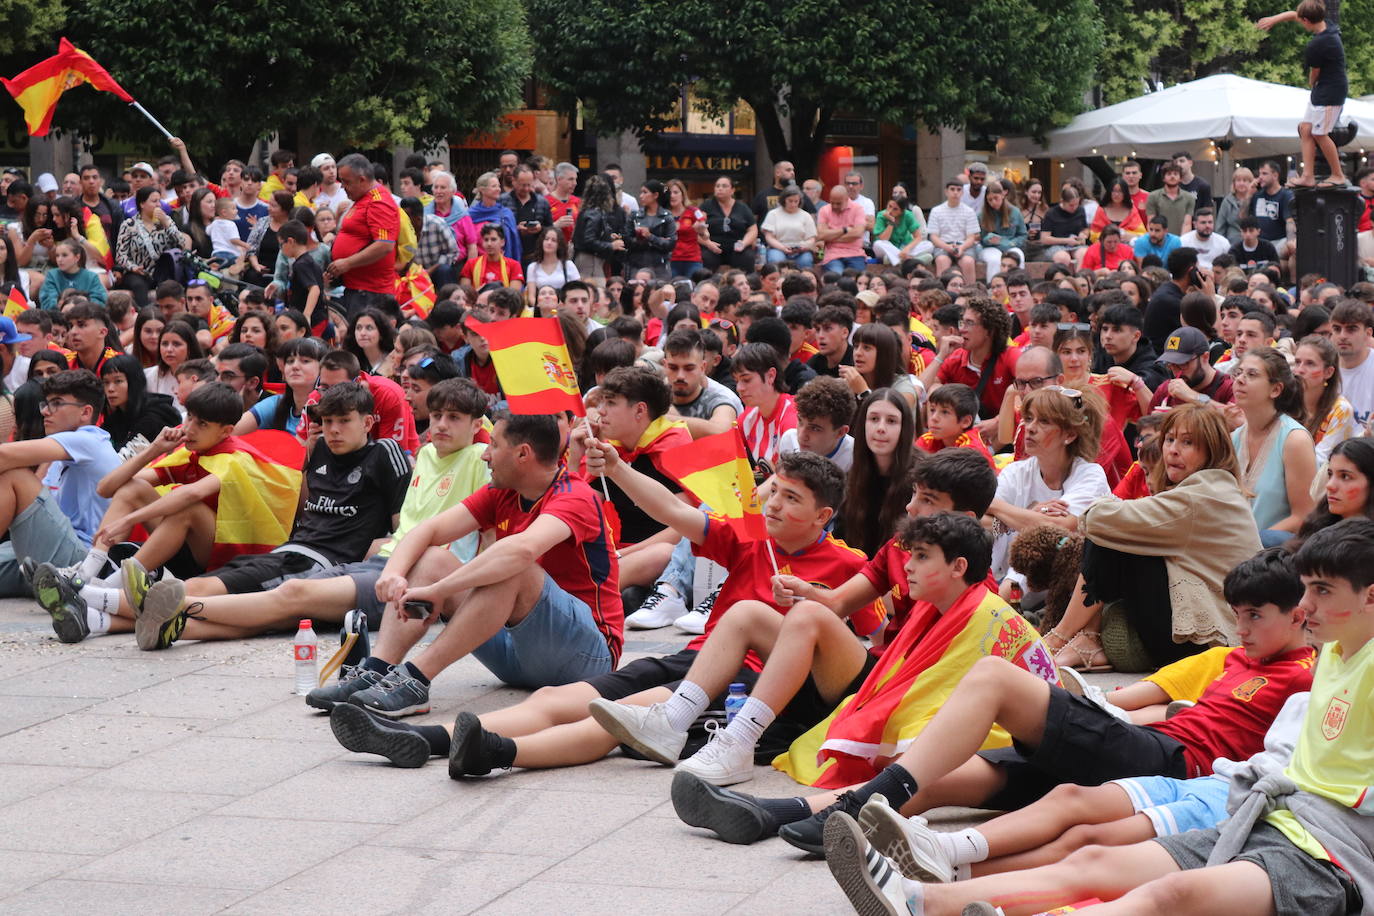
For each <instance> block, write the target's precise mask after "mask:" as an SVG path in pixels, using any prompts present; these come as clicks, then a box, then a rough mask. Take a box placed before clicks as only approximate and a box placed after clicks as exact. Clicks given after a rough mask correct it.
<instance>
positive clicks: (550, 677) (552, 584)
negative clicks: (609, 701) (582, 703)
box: [332, 412, 624, 717]
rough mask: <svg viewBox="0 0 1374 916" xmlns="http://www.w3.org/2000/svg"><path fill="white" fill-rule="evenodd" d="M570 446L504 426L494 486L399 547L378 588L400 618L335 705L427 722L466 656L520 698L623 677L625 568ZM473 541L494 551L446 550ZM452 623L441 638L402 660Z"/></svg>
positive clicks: (387, 620) (543, 432)
mask: <svg viewBox="0 0 1374 916" xmlns="http://www.w3.org/2000/svg"><path fill="white" fill-rule="evenodd" d="M563 439H564V433H563V432H562V430H561V429H560V427H559V420H558V418H557V417H555V416H552V415H542V414H536V415H531V414H523V415H522V414H510V413H505V412H500V413H498V414H497V418H496V426H495V428H494V429H493V430H492V432H491V443H490V444H489V445H488V446H487V450H486V452H485V454H484V456H483V457H484V458H485V460H486V462H487V464H488V465H489V466H490V467H491V483H490V484H488V485H487V486H485V487H482V488H481V489H480V490H478V491H477V492H475V493H473V494H472V495H471V496H469V497H468V498H467V499H465V500H463V501H462V503H460V504H459V505H457V506H454V507H453V508H452V509H449V510H447V511H445V512H443V513H441V514H439V515H437V516H435V517H433V518H430V519H426V520H425V521H422V522H420V523H419V524H418V525H416V526H415V527H414V528H412V529H411V530H410V533H409V534H407V535H406V536H405V537H404V538H402V539H401V541H400V542H399V543H398V544H397V545H396V547H395V548H394V549H393V551H392V553H391V558H390V559H389V560H387V563H386V567H385V568H384V569H383V571H382V574H381V576H380V577H379V578H378V580H377V597H378V599H379V600H381V601H383V602H386V603H387V604H388V605H390V606H391V610H390V612H389V613H387V614H385V616H384V617H383V619H382V627H381V633H380V636H379V638H378V640H377V644H376V646H375V647H374V649H373V652H372V655H371V656H370V657H369V658H366V659H364V660H363V661H362V663H361V664H360V665H359V667H358V668H356V669H354V675H353V677H351V678H349V679H348V680H346V681H341V682H340V683H339V684H338V685H337V687H336V689H335V692H334V694H333V696H332V699H333V701H334V702H335V703H336V704H339V705H343V704H344V703H352V704H354V705H356V706H358V707H361V708H363V709H367V710H372V711H373V712H376V713H380V714H382V715H386V716H393V717H400V716H406V715H414V714H417V713H421V712H427V711H428V710H429V685H430V682H431V681H432V680H433V679H434V678H436V677H438V676H439V673H440V672H441V671H443V670H444V669H445V668H447V667H448V666H449V665H451V664H453V663H454V662H455V661H457V660H458V659H460V658H462V657H463V656H465V655H472V656H473V657H475V658H476V659H477V660H478V661H480V662H481V663H482V664H483V665H485V666H486V667H487V668H488V669H489V670H490V671H491V672H492V673H493V674H495V675H496V676H497V677H499V678H500V679H501V680H502V681H504V682H505V683H507V684H511V685H513V686H518V687H545V686H549V685H552V684H567V683H571V682H572V681H576V680H579V679H581V678H585V677H590V676H593V675H597V674H604V673H605V672H607V671H610V670H612V669H613V668H614V667H615V664H616V660H617V659H618V658H619V657H620V646H621V641H622V636H621V632H622V626H623V618H624V612H623V610H622V608H621V604H620V588H619V585H618V579H617V576H618V572H619V564H618V562H617V559H616V555H615V549H614V547H613V545H612V543H611V539H610V533H609V531H608V530H607V527H606V520H605V517H604V515H603V514H602V509H601V498H600V495H599V494H597V493H595V492H593V490H592V489H591V487H590V486H588V485H587V484H586V483H585V482H584V481H583V480H582V479H581V478H579V477H577V476H576V475H573V474H571V473H570V472H569V471H568V468H567V467H566V465H564V464H562V463H561V461H560V459H561V457H562V451H563V448H562V446H563ZM474 531H481V532H483V534H486V533H487V532H490V533H491V534H492V535H494V536H495V538H496V541H495V543H494V544H492V545H491V546H490V547H488V548H487V549H485V550H483V551H482V552H481V553H479V554H477V556H476V557H474V558H473V559H472V560H470V561H468V562H466V563H463V562H460V561H459V560H458V558H457V557H455V556H454V555H453V553H452V552H451V551H450V550H449V548H448V545H449V544H450V543H452V542H453V541H455V540H459V539H461V538H464V537H467V536H468V535H469V534H471V533H473V532H474ZM417 583H418V584H417ZM417 602H427V603H428V606H429V607H431V608H432V610H431V611H430V612H429V613H423V612H421V613H420V615H419V616H409V615H408V613H407V612H408V611H411V612H413V611H417V610H420V609H421V608H422V607H424V605H420V604H417ZM441 616H443V617H445V618H446V619H447V623H446V625H445V626H444V629H443V631H442V632H441V633H440V634H439V635H438V637H436V638H435V639H434V641H433V642H431V643H430V644H429V645H428V646H426V647H425V648H424V649H423V650H422V651H421V652H420V653H419V654H417V655H416V656H415V657H414V658H413V659H411V660H410V661H403V660H404V659H405V655H406V653H407V652H408V651H410V649H411V647H413V646H414V645H415V644H416V643H418V642H419V641H420V639H421V638H422V637H423V636H424V635H425V631H426V630H427V629H428V628H429V626H430V624H432V623H434V622H435V621H436V620H438V619H439V618H440V617H441ZM337 708H338V707H337V706H336V710H337Z"/></svg>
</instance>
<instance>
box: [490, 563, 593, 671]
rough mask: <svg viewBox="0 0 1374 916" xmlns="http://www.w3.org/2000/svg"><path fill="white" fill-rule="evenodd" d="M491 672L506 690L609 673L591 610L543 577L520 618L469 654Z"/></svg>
mask: <svg viewBox="0 0 1374 916" xmlns="http://www.w3.org/2000/svg"><path fill="white" fill-rule="evenodd" d="M472 654H473V656H474V657H475V658H476V659H477V660H478V661H479V662H481V663H482V664H484V665H486V666H487V669H488V670H490V671H491V673H492V674H494V675H496V676H497V677H499V678H500V679H501V680H502V681H504V682H505V683H507V684H510V685H511V686H512V687H529V688H534V687H554V686H558V685H560V684H571V683H573V682H574V681H583V680H586V679H587V678H589V677H595V676H596V675H598V674H605V673H606V672H607V671H610V670H611V667H612V664H611V650H610V648H609V647H608V646H607V645H606V637H605V636H603V635H602V633H601V631H600V630H598V629H597V628H596V621H595V620H593V619H592V611H591V608H589V607H587V603H586V602H585V601H583V600H582V599H581V598H577V597H574V596H573V595H570V594H568V593H567V592H565V591H563V589H562V588H561V587H560V586H559V585H558V583H556V582H554V581H553V579H552V578H551V577H550V576H549V574H548V573H545V574H544V590H543V591H541V592H540V593H539V600H538V601H536V602H535V604H534V609H533V610H531V611H530V612H529V614H528V616H526V617H525V619H524V620H522V621H520V622H519V623H517V624H515V625H514V626H507V627H502V628H501V631H500V632H498V633H497V634H496V635H495V636H493V637H492V638H491V639H488V640H487V641H486V642H484V643H482V644H481V645H480V646H478V647H477V648H476V649H473V650H472Z"/></svg>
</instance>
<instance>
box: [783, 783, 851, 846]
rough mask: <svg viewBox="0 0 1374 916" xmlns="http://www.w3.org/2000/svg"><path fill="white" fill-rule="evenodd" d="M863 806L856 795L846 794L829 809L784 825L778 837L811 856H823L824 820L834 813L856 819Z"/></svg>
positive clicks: (823, 809)
mask: <svg viewBox="0 0 1374 916" xmlns="http://www.w3.org/2000/svg"><path fill="white" fill-rule="evenodd" d="M863 806H864V804H863V802H861V801H859V797H858V796H857V795H855V794H854V793H853V792H846V793H844V794H843V795H841V796H840V797H839V798H837V799H835V803H834V804H832V805H831V806H830V807H828V808H822V809H821V810H819V811H817V812H816V813H815V814H813V815H811V816H810V817H808V818H805V819H804V820H800V821H793V822H792V823H790V824H784V825H783V826H782V827H781V828H779V830H778V836H780V837H782V838H783V839H784V840H786V841H787V842H789V843H791V844H792V845H793V846H795V847H797V848H798V849H802V850H805V851H806V852H809V853H811V854H812V855H813V856H824V855H825V822H826V820H828V819H829V817H830V815H832V814H834V813H835V812H836V811H843V812H844V813H845V814H848V815H849V816H850V817H852V818H855V819H857V818H858V816H859V809H860V808H862V807H863Z"/></svg>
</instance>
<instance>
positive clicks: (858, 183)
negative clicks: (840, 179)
mask: <svg viewBox="0 0 1374 916" xmlns="http://www.w3.org/2000/svg"><path fill="white" fill-rule="evenodd" d="M845 184H847V185H861V184H863V182H862V181H846V182H845Z"/></svg>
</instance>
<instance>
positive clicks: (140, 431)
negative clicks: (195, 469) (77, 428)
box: [100, 353, 181, 451]
mask: <svg viewBox="0 0 1374 916" xmlns="http://www.w3.org/2000/svg"><path fill="white" fill-rule="evenodd" d="M100 381H101V383H102V384H103V385H104V388H105V418H104V421H103V422H102V423H101V426H102V427H103V428H104V429H105V431H106V432H107V433H109V434H110V446H111V447H112V448H114V449H115V450H116V451H120V450H122V449H123V448H124V447H125V446H126V445H131V444H132V448H134V449H142V448H144V447H146V446H147V445H148V443H150V442H152V441H153V440H154V439H156V438H157V434H158V433H160V432H162V429H163V427H166V426H180V425H181V412H180V411H178V410H177V408H176V404H174V403H173V401H172V398H171V396H170V395H166V394H156V393H153V392H150V391H148V380H147V378H146V377H145V376H144V374H143V367H142V366H141V365H139V362H138V360H137V359H135V358H134V357H132V356H129V355H128V354H127V353H123V354H120V355H119V356H116V357H114V358H113V359H110V360H107V361H106V362H105V365H104V366H101V367H100Z"/></svg>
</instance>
